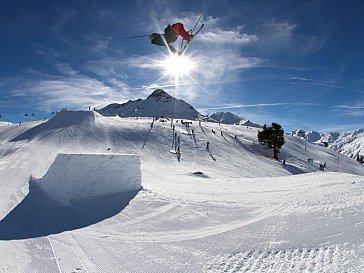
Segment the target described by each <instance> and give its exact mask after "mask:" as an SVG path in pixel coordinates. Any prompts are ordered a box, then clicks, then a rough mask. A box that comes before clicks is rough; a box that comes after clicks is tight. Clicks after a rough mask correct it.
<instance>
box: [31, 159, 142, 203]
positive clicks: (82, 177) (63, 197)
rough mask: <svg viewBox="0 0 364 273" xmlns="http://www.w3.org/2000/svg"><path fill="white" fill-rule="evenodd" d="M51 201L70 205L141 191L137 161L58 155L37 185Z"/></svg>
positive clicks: (138, 161) (138, 162) (138, 163)
mask: <svg viewBox="0 0 364 273" xmlns="http://www.w3.org/2000/svg"><path fill="white" fill-rule="evenodd" d="M37 184H38V185H39V187H40V188H41V189H42V190H44V191H45V192H46V193H47V194H48V195H49V197H51V198H52V199H54V200H56V201H58V202H60V203H64V204H66V205H70V204H71V203H72V202H73V201H77V200H82V199H87V198H97V197H105V196H108V195H114V194H117V193H121V192H128V191H138V190H140V189H141V187H142V186H141V171H140V160H139V157H138V156H135V155H117V154H115V155H112V154H111V155H110V154H109V155H106V154H58V155H57V157H56V159H55V160H54V162H53V164H52V165H51V167H50V168H49V170H48V171H47V173H46V174H45V176H44V177H43V178H42V179H40V180H38V181H37Z"/></svg>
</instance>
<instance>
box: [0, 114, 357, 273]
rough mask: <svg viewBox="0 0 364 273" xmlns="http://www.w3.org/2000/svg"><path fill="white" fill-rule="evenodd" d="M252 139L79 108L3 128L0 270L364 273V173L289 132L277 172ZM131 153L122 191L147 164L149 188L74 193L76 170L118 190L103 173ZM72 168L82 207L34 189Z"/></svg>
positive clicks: (203, 126) (205, 125) (200, 125)
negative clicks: (127, 181)
mask: <svg viewBox="0 0 364 273" xmlns="http://www.w3.org/2000/svg"><path fill="white" fill-rule="evenodd" d="M190 122H192V124H191V123H190ZM173 125H175V127H173ZM192 130H193V132H192ZM257 132H258V129H257V128H251V127H247V126H239V125H226V124H220V125H219V124H217V123H209V122H198V121H192V120H191V121H189V123H188V124H186V123H182V122H181V120H176V119H174V120H173V124H172V123H171V121H170V120H167V121H166V120H165V119H163V120H157V121H154V122H153V120H152V118H142V119H140V118H119V117H103V116H101V115H99V114H96V113H93V112H71V111H69V112H61V113H59V114H58V115H57V116H56V117H55V118H54V119H51V120H49V121H47V122H43V121H35V122H29V123H24V124H22V125H18V124H10V125H4V126H1V127H0V143H1V146H0V159H1V160H0V252H1V259H0V270H2V271H4V272H330V273H331V272H364V238H363V234H364V220H363V219H364V200H363V199H364V198H363V196H364V176H363V175H364V168H363V166H362V165H360V164H359V163H358V162H357V161H355V160H354V159H351V158H349V157H347V156H345V155H340V157H338V153H337V151H334V150H331V149H329V148H324V147H320V146H318V145H314V144H311V143H309V142H307V141H305V140H303V139H301V138H297V137H294V136H285V139H286V143H285V145H284V146H283V148H282V150H281V153H280V159H281V160H282V159H285V160H286V164H285V165H283V164H282V161H276V160H273V159H272V158H271V156H272V152H271V151H270V150H267V149H265V148H264V147H262V146H261V145H260V144H259V143H258V142H257ZM175 133H177V135H176V134H175ZM176 137H177V139H178V141H177V139H176ZM176 142H177V143H179V145H180V150H181V154H180V158H179V159H180V160H179V161H178V159H177V155H176V154H173V153H170V150H171V149H175V144H176ZM207 142H208V143H209V146H208V148H207ZM59 154H64V155H61V158H62V157H67V156H69V155H68V154H74V155H75V154H81V156H73V155H72V156H69V157H70V160H69V162H64V163H62V162H61V161H59V159H57V156H59ZM89 154H92V156H90V157H88V156H87V155H89ZM126 154H134V155H135V156H134V157H132V160H131V162H132V163H131V165H128V164H129V163H126V162H124V161H123V162H121V163H120V168H121V170H120V172H122V173H123V174H122V175H120V183H122V181H124V180H125V179H127V178H128V177H132V178H133V179H134V178H137V177H139V175H138V174H137V172H138V167H137V166H138V160H137V158H139V160H140V170H141V174H142V175H141V185H143V189H141V190H138V186H139V185H140V184H139V183H140V180H139V182H138V181H137V180H138V179H136V180H135V181H134V182H132V183H130V186H132V187H131V188H130V189H136V190H133V191H127V192H120V191H116V192H114V191H113V189H114V183H112V184H111V187H110V188H109V189H108V191H109V190H110V191H109V192H110V193H111V192H114V194H111V195H109V194H107V195H106V196H105V195H104V194H103V192H101V188H102V187H101V188H100V193H101V194H100V195H93V194H90V193H94V192H95V191H91V190H92V189H86V188H82V189H81V188H77V187H76V186H75V185H74V183H81V184H80V185H83V186H86V184H83V183H86V182H85V181H81V180H82V177H79V176H78V175H79V174H78V172H76V171H75V170H77V169H79V171H80V175H87V173H86V171H88V167H90V168H91V169H95V170H92V171H91V170H90V174H89V176H87V178H88V179H91V178H90V177H91V174H92V173H95V172H96V173H97V175H98V176H99V179H100V180H102V182H101V181H100V185H98V186H101V183H106V185H109V186H110V184H107V183H108V179H110V180H111V182H112V181H113V182H115V183H116V182H117V181H116V180H117V178H116V177H117V175H116V173H115V176H113V175H114V174H113V173H110V172H109V169H110V167H111V166H113V164H114V163H115V164H116V163H117V161H118V160H124V159H122V158H124V156H123V155H126ZM96 155H99V156H96ZM118 155H120V158H119V157H118ZM94 156H95V158H94ZM109 156H110V158H111V157H113V158H114V159H113V160H112V159H110V158H109ZM73 157H75V158H73ZM134 159H135V161H134ZM308 159H310V160H308ZM103 160H104V161H103ZM125 160H130V158H129V159H127V158H125ZM66 161H67V160H66ZM109 161H110V165H109V163H107V165H108V166H105V165H104V163H105V162H109ZM119 162H120V161H119ZM325 162H326V168H325V170H324V171H322V170H320V168H319V166H320V164H321V165H322V164H323V163H325ZM53 164H55V165H53ZM69 165H72V166H71V169H72V171H71V172H69V173H68V174H67V175H66V177H67V178H69V181H64V183H69V184H68V187H72V194H73V196H79V194H81V195H82V198H80V199H78V198H76V200H74V199H73V201H72V202H58V201H55V200H54V199H56V198H51V194H49V192H48V193H47V192H46V190H44V189H43V188H42V187H40V184H41V183H43V182H47V181H48V182H49V183H45V184H44V185H46V184H47V185H49V186H51V185H52V183H54V184H55V183H56V181H61V180H59V179H61V177H62V176H64V175H65V174H63V173H62V169H64V166H69ZM116 165H117V164H116ZM53 168H55V169H54V170H52V169H53ZM126 168H127V170H126V171H125V169H126ZM97 170H99V171H97ZM117 172H119V171H117ZM39 179H40V181H39ZM99 179H97V178H95V179H94V180H92V179H91V180H92V181H93V182H96V181H97V180H99ZM42 180H43V181H42ZM66 180H67V179H66ZM89 182H90V181H89ZM62 183H63V182H62ZM133 185H134V186H135V187H133ZM94 189H95V188H94ZM128 189H129V188H128ZM88 190H90V191H88ZM102 190H104V189H102ZM80 191H84V192H82V193H81V192H80ZM109 192H108V193H109ZM60 194H61V196H60V198H63V197H64V196H63V194H64V192H63V193H60ZM83 197H88V198H83ZM62 200H64V199H62ZM66 200H70V199H67V198H66Z"/></svg>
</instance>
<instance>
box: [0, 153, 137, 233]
mask: <svg viewBox="0 0 364 273" xmlns="http://www.w3.org/2000/svg"><path fill="white" fill-rule="evenodd" d="M141 188H142V187H141V170H140V160H139V157H137V156H135V155H116V154H114V155H110V154H107V155H104V154H97V155H95V154H78V155H75V154H58V156H57V157H56V159H55V161H54V162H53V164H52V165H51V167H50V168H49V170H48V172H47V173H46V175H45V176H44V177H43V178H42V179H31V180H30V181H29V194H28V195H27V196H26V197H25V198H24V199H23V200H22V202H21V203H20V204H18V206H16V207H15V208H14V209H13V210H12V211H11V212H10V213H9V214H8V215H7V216H6V217H5V218H4V219H2V220H1V221H0V240H19V239H27V238H35V237H41V236H47V235H50V234H57V233H61V232H63V231H67V230H74V229H79V228H83V227H87V226H89V225H91V224H95V223H97V222H100V221H102V220H104V219H107V218H110V217H112V216H114V215H115V214H118V213H120V211H122V210H123V209H125V208H126V207H127V206H128V204H129V202H130V201H131V200H132V199H133V198H134V197H135V196H136V195H137V194H138V192H139V191H140V190H141Z"/></svg>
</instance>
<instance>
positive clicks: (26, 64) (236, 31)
mask: <svg viewBox="0 0 364 273" xmlns="http://www.w3.org/2000/svg"><path fill="white" fill-rule="evenodd" d="M201 12H203V15H204V16H203V23H205V27H204V28H203V29H202V31H201V32H200V33H199V35H198V36H197V37H196V39H194V41H193V43H191V45H190V47H189V48H188V51H187V53H186V56H187V57H189V58H190V59H191V60H193V61H194V62H195V64H196V65H195V69H194V71H192V73H190V74H189V75H188V76H184V77H182V78H180V79H179V85H178V86H177V87H176V86H175V80H174V79H173V78H170V77H168V76H166V75H164V74H163V71H161V69H160V67H159V66H158V62H159V61H161V60H163V59H164V58H166V55H168V51H167V50H166V49H164V48H163V47H157V46H154V45H151V44H150V42H149V39H148V37H146V38H137V39H124V37H127V36H133V35H143V34H151V33H153V32H162V31H163V29H164V28H165V26H166V25H167V24H168V23H174V22H176V21H180V22H182V23H184V25H185V26H186V28H187V29H189V28H192V27H193V25H194V24H195V21H196V19H197V18H198V16H199V14H200V13H201ZM363 14H364V2H362V1H355V0H353V1H333V0H332V1H328V0H323V1H319V0H316V1H309V0H308V1H289V0H281V1H254V0H252V1H244V0H240V1H221V0H218V1H215V0H207V1H177V0H174V1H160V0H155V1H138V0H132V1H129V0H124V1H86V0H84V1H80V0H70V1H40V0H39V1H33V0H24V1H19V0H3V1H1V9H0V41H1V43H0V102H1V103H0V114H1V119H0V121H1V120H2V121H12V122H18V121H20V120H22V121H26V120H31V119H35V118H42V117H49V116H50V115H51V114H50V113H51V112H53V111H58V110H60V109H61V108H64V107H67V108H69V109H74V110H82V109H84V110H86V109H88V107H89V106H91V107H92V108H93V107H96V108H100V107H103V106H106V105H107V104H109V103H115V102H117V103H123V102H126V101H127V100H129V99H131V100H134V99H138V98H146V97H147V96H148V95H149V94H150V93H151V92H152V91H153V90H154V89H155V88H157V87H162V88H163V89H164V90H166V91H167V92H169V93H170V94H171V95H173V96H176V97H177V98H181V99H184V100H185V101H186V102H188V103H190V104H192V105H193V106H194V107H195V108H197V109H198V110H199V111H200V112H202V113H204V114H208V113H213V112H216V111H230V112H232V113H234V114H237V115H239V116H241V117H242V118H245V119H250V120H251V121H253V122H256V123H260V124H264V123H267V124H270V123H271V122H278V123H279V124H281V125H282V126H283V128H284V129H285V131H291V130H294V129H297V128H302V129H305V130H316V131H349V130H356V129H359V128H362V127H364V122H363V117H364V53H363V48H364V38H363V37H364V36H363V30H364V27H363V26H364V17H363V16H362V15H363ZM32 113H34V117H33V116H32V115H31V114H32ZM25 114H28V116H25Z"/></svg>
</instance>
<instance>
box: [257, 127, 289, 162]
mask: <svg viewBox="0 0 364 273" xmlns="http://www.w3.org/2000/svg"><path fill="white" fill-rule="evenodd" d="M258 141H259V143H260V144H262V145H264V146H266V147H267V148H269V149H273V158H274V159H277V160H278V153H279V150H280V148H281V147H282V146H283V144H284V143H285V142H286V141H285V140H284V130H283V128H282V126H281V125H279V124H278V123H274V122H273V123H272V126H270V127H267V126H266V125H265V124H264V126H263V130H262V131H259V132H258Z"/></svg>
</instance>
